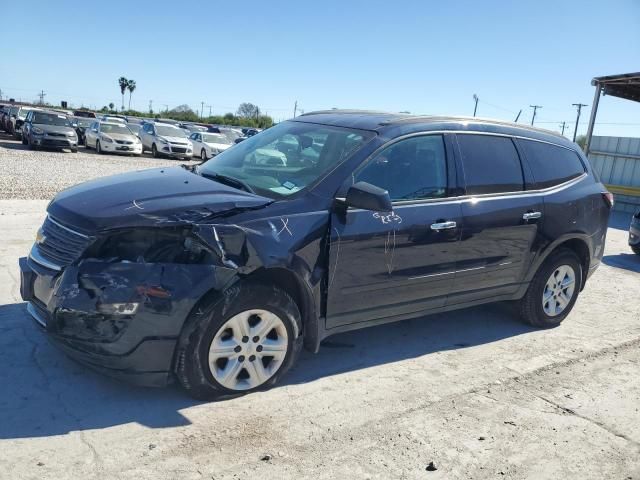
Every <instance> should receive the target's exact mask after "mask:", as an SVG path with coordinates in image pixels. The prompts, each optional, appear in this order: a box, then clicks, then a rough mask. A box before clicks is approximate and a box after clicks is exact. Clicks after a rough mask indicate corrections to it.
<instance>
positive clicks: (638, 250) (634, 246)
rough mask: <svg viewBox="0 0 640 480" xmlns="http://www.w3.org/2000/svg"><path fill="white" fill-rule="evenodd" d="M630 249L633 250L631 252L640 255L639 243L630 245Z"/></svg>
mask: <svg viewBox="0 0 640 480" xmlns="http://www.w3.org/2000/svg"><path fill="white" fill-rule="evenodd" d="M631 250H633V253H635V254H636V255H640V245H631Z"/></svg>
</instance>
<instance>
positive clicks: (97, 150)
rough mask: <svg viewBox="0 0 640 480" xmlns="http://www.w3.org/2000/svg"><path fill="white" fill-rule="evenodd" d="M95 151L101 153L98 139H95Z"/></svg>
mask: <svg viewBox="0 0 640 480" xmlns="http://www.w3.org/2000/svg"><path fill="white" fill-rule="evenodd" d="M96 153H98V154H102V148H101V147H100V140H96Z"/></svg>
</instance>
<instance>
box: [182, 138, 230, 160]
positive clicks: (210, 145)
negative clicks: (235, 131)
mask: <svg viewBox="0 0 640 480" xmlns="http://www.w3.org/2000/svg"><path fill="white" fill-rule="evenodd" d="M189 140H191V143H192V144H193V153H194V155H200V158H201V159H202V160H208V159H210V158H212V157H215V156H216V155H218V154H219V153H220V152H224V151H225V150H226V149H227V148H229V147H230V146H231V145H232V143H231V141H230V140H229V138H228V137H227V136H226V135H224V134H222V133H208V132H194V133H192V134H191V136H190V137H189Z"/></svg>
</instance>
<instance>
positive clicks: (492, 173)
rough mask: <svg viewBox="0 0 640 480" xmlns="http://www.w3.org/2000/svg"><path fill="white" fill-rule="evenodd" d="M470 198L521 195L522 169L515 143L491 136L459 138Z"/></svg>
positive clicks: (522, 184) (505, 138) (461, 136)
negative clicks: (513, 193)
mask: <svg viewBox="0 0 640 480" xmlns="http://www.w3.org/2000/svg"><path fill="white" fill-rule="evenodd" d="M457 138H458V145H459V146H460V153H461V155H462V168H463V170H464V178H465V182H466V187H467V195H481V194H486V193H504V192H519V191H521V190H523V189H524V181H523V176H522V165H521V164H520V157H519V156H518V151H517V150H516V147H515V145H514V144H513V141H512V140H511V139H510V138H507V137H497V136H492V135H466V134H465V135H457Z"/></svg>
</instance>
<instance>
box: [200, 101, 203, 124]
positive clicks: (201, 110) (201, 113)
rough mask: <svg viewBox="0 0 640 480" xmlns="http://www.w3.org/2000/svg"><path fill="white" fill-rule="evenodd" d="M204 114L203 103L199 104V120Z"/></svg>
mask: <svg viewBox="0 0 640 480" xmlns="http://www.w3.org/2000/svg"><path fill="white" fill-rule="evenodd" d="M203 114H204V102H200V119H201V120H202V115H203Z"/></svg>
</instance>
